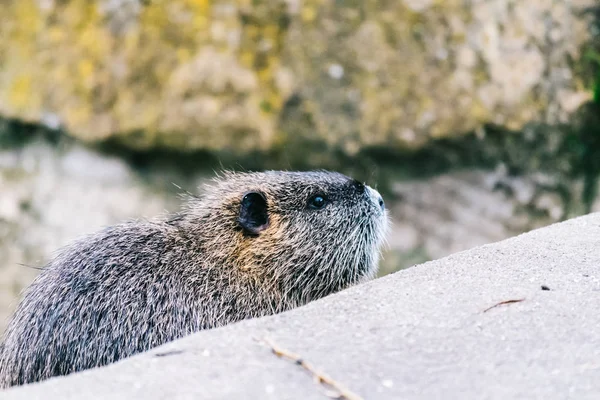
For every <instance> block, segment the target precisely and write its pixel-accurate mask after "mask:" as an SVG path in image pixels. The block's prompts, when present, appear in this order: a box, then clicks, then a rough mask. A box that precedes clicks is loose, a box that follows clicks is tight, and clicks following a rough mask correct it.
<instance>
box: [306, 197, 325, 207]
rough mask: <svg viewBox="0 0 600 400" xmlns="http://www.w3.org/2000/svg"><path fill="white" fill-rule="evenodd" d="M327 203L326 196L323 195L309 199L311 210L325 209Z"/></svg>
mask: <svg viewBox="0 0 600 400" xmlns="http://www.w3.org/2000/svg"><path fill="white" fill-rule="evenodd" d="M326 203H327V200H325V196H324V195H322V194H316V195H314V196H312V197H311V198H310V199H308V206H309V207H310V208H315V209H319V208H323V207H324V206H325V204H326Z"/></svg>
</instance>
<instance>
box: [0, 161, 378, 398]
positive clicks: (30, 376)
mask: <svg viewBox="0 0 600 400" xmlns="http://www.w3.org/2000/svg"><path fill="white" fill-rule="evenodd" d="M369 190H370V189H367V188H364V187H363V188H362V192H361V185H360V184H358V183H357V182H356V181H352V180H351V179H349V178H348V177H346V176H343V175H341V174H337V173H329V172H310V173H309V172H303V173H297V172H278V171H269V172H264V173H245V174H238V173H224V174H222V175H221V176H220V177H218V178H217V179H216V180H215V181H214V182H213V183H212V184H211V185H210V186H208V187H207V188H206V190H205V193H204V194H203V196H201V197H198V198H195V197H190V198H189V199H188V202H187V205H186V206H185V207H184V208H183V209H182V211H181V212H180V213H178V214H175V215H170V216H166V217H164V218H160V219H156V220H152V221H138V222H129V223H125V224H121V225H117V226H114V227H110V228H106V229H104V230H102V231H101V232H99V233H97V234H94V235H91V236H89V237H85V238H83V239H81V240H79V241H77V242H75V243H73V244H72V245H70V246H68V247H66V248H65V249H63V250H62V251H61V252H60V253H59V254H58V255H57V257H56V258H54V259H53V260H52V261H51V262H50V263H49V264H48V265H47V266H46V267H45V268H44V270H43V271H42V272H41V273H40V275H39V276H38V277H37V278H36V279H35V281H34V282H33V283H32V285H31V286H30V287H29V288H28V289H27V290H26V292H25V294H24V298H23V300H22V302H21V304H20V305H19V307H18V309H17V311H16V313H15V315H14V316H13V319H12V320H11V322H10V324H9V327H8V329H7V331H6V334H5V339H4V343H3V345H2V348H0V387H8V386H12V385H19V384H24V383H29V382H35V381H39V380H42V379H46V378H49V377H52V376H57V375H66V374H69V373H72V372H76V371H80V370H84V369H88V368H92V367H96V366H102V365H106V364H109V363H112V362H115V361H117V360H119V359H121V358H124V357H128V356H130V355H133V354H136V353H139V352H142V351H145V350H148V349H150V348H153V347H155V346H158V345H160V344H163V343H165V342H168V341H171V340H174V339H177V338H179V337H182V336H185V335H187V334H190V333H192V332H197V331H200V330H203V329H208V328H214V327H217V326H222V325H226V324H229V323H231V322H235V321H239V320H242V319H246V318H251V317H259V316H263V315H269V314H274V313H278V312H281V311H284V310H288V309H291V308H293V307H296V306H299V305H302V304H306V303H307V302H309V301H311V300H315V299H318V298H321V297H323V296H326V295H328V294H331V293H334V292H337V291H339V290H341V289H343V288H346V287H348V286H350V285H353V284H355V283H357V282H359V281H361V280H365V279H368V278H371V277H373V276H374V274H375V273H376V270H377V262H378V257H379V249H380V247H381V244H382V241H383V239H384V233H385V227H386V215H385V212H382V210H381V209H379V208H378V206H377V204H376V202H374V201H373V200H372V198H371V197H369ZM248 191H256V192H259V193H261V194H262V195H264V197H265V198H266V201H267V208H268V224H267V226H266V227H265V228H264V230H262V231H260V233H258V234H257V235H250V234H248V232H246V231H245V230H244V229H243V228H242V227H240V223H239V221H238V217H239V213H240V203H241V199H242V198H243V195H244V193H247V192H248ZM317 192H322V193H325V194H327V196H328V198H329V199H330V200H331V202H330V204H328V205H327V206H326V207H324V208H323V209H321V210H312V209H310V208H307V199H308V198H309V197H310V196H311V195H312V194H314V193H317Z"/></svg>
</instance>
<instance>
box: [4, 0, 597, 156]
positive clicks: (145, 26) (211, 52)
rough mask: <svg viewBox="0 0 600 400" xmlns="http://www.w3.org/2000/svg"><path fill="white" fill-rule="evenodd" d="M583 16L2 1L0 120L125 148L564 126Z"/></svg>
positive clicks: (496, 7)
mask: <svg viewBox="0 0 600 400" xmlns="http://www.w3.org/2000/svg"><path fill="white" fill-rule="evenodd" d="M594 3H595V2H594V1H593V0H572V1H566V0H551V1H539V0H536V1H528V2H523V1H516V0H514V1H504V0H493V1H472V2H467V1H444V2H440V1H414V0H404V1H388V2H383V3H379V2H375V3H373V2H355V1H353V2H335V1H330V0H327V1H321V0H319V1H315V0H305V1H301V0H289V1H285V2H273V1H253V2H249V1H241V0H238V1H226V0H215V1H203V0H175V1H173V0H152V1H145V2H142V1H139V0H93V1H89V0H70V1H57V0H5V1H4V2H3V5H2V13H3V18H2V22H0V114H2V115H4V116H5V117H15V118H18V119H21V120H26V121H35V122H41V123H44V124H46V125H48V126H51V127H57V126H64V127H65V128H66V130H67V131H68V132H70V133H71V134H73V135H75V136H77V137H79V138H81V139H84V140H87V141H101V140H105V139H107V138H115V139H117V140H118V141H120V142H123V143H126V144H128V145H131V146H135V147H150V146H162V147H174V148H179V149H190V148H210V149H223V148H233V149H237V150H242V151H248V150H256V149H273V148H278V147H281V146H286V145H287V144H291V143H295V141H297V140H305V139H311V140H317V141H322V142H325V143H326V144H330V145H333V146H335V147H336V148H337V147H339V148H342V149H344V150H345V151H346V152H347V153H350V154H352V153H354V152H356V151H358V150H359V148H360V147H361V146H381V145H385V146H388V145H391V146H393V147H397V148H405V147H418V146H420V145H422V144H424V143H426V142H427V141H428V140H429V139H430V138H438V137H445V136H449V135H458V134H463V133H466V132H470V131H473V130H477V129H478V128H479V127H481V126H482V125H483V124H486V123H492V124H497V125H500V126H503V127H505V128H507V129H520V128H521V127H522V126H523V125H524V124H526V123H528V122H535V121H537V122H549V123H554V122H557V121H563V120H566V119H568V118H569V116H570V114H571V113H572V112H573V111H574V110H575V109H577V107H578V105H579V104H581V102H582V101H584V100H585V99H586V98H588V97H589V96H588V94H586V92H585V90H584V89H583V86H582V83H581V77H579V76H578V69H577V65H578V62H579V61H578V60H579V59H580V56H581V55H580V51H579V50H580V48H581V46H583V45H584V44H585V43H586V42H588V41H589V40H590V33H589V30H588V26H587V22H586V20H585V18H584V17H583V16H582V14H581V13H580V11H581V10H582V9H583V8H584V7H586V6H589V5H593V4H594Z"/></svg>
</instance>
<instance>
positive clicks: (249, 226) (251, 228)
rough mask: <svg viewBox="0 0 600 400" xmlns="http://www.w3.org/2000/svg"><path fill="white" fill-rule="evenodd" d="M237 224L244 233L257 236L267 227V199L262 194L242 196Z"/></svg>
mask: <svg viewBox="0 0 600 400" xmlns="http://www.w3.org/2000/svg"><path fill="white" fill-rule="evenodd" d="M238 222H239V224H240V226H241V227H242V228H243V229H244V231H246V232H247V233H249V234H251V235H258V234H259V233H260V232H261V231H262V230H264V229H266V228H267V226H269V215H268V213H267V199H265V196H263V195H262V193H259V192H249V193H246V194H245V195H244V197H243V198H242V203H241V204H240V215H239V217H238Z"/></svg>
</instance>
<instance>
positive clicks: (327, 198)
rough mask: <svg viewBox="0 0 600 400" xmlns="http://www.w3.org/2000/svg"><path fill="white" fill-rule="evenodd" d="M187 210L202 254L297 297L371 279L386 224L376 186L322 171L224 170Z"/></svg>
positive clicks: (302, 300)
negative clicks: (198, 238) (235, 171)
mask: <svg viewBox="0 0 600 400" xmlns="http://www.w3.org/2000/svg"><path fill="white" fill-rule="evenodd" d="M188 209H189V211H190V213H191V214H193V215H195V218H193V219H192V220H191V221H190V222H191V223H192V225H190V228H191V229H194V230H197V234H198V236H199V237H200V239H201V240H200V243H202V245H203V246H207V247H206V249H209V250H208V251H207V250H204V251H202V253H204V254H207V253H210V254H212V255H213V256H215V260H212V261H214V262H215V263H219V264H220V265H221V266H222V267H223V268H234V269H235V270H236V271H241V272H242V273H245V274H247V275H248V276H249V277H252V279H255V280H260V281H261V285H263V286H267V287H268V288H269V289H270V290H275V291H279V292H280V293H281V296H282V297H284V298H286V299H288V300H290V301H293V302H296V303H299V304H303V303H305V302H307V301H310V300H314V299H316V298H320V297H323V296H326V295H328V294H330V293H333V292H336V291H338V290H341V289H343V288H345V287H348V286H350V285H352V284H355V283H357V282H359V281H361V280H365V279H368V278H372V277H373V276H374V275H375V274H376V272H377V265H378V260H379V256H380V248H381V246H382V244H383V242H384V236H385V233H386V228H387V212H386V210H385V206H384V203H383V199H382V198H381V196H380V195H379V193H378V192H377V191H376V190H374V189H372V188H370V187H369V186H366V185H364V184H363V183H360V182H358V181H356V180H354V179H351V178H349V177H347V176H345V175H342V174H339V173H334V172H326V171H315V172H282V171H267V172H261V173H231V172H227V173H224V174H223V175H222V176H220V177H218V178H217V179H215V181H214V184H213V185H209V186H208V187H207V188H206V190H205V192H204V195H203V196H201V197H200V198H198V199H196V200H193V201H192V202H191V203H190V205H189V208H188ZM194 226H196V227H197V228H194ZM215 253H217V254H215Z"/></svg>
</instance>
